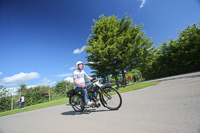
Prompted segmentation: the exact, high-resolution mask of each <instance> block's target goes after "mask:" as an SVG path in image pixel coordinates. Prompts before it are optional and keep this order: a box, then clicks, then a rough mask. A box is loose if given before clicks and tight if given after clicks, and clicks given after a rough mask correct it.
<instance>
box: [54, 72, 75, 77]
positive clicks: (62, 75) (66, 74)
mask: <svg viewBox="0 0 200 133" xmlns="http://www.w3.org/2000/svg"><path fill="white" fill-rule="evenodd" d="M72 75H73V74H72V73H64V74H60V75H57V77H67V76H72Z"/></svg>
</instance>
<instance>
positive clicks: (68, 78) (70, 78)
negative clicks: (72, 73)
mask: <svg viewBox="0 0 200 133" xmlns="http://www.w3.org/2000/svg"><path fill="white" fill-rule="evenodd" d="M64 80H65V81H69V82H72V83H73V78H72V77H67V78H65V79H64Z"/></svg>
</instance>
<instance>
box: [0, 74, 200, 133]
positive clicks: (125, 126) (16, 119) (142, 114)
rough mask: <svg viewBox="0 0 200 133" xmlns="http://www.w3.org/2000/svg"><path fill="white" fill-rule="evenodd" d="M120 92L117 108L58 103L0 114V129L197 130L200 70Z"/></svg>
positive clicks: (57, 132) (4, 132)
mask: <svg viewBox="0 0 200 133" xmlns="http://www.w3.org/2000/svg"><path fill="white" fill-rule="evenodd" d="M121 95H122V98H123V104H122V107H121V108H120V109H119V110H117V111H110V110H108V109H106V108H104V107H100V108H98V109H92V108H91V109H87V110H85V112H84V113H76V112H74V111H73V110H72V108H71V107H70V106H66V105H59V106H54V107H48V108H44V109H38V110H33V111H28V112H24V113H20V114H14V115H10V116H4V117H0V133H63V132H66V133H69V132H71V133H74V132H75V133H79V132H83V133H84V132H87V133H94V132H95V133H96V132H97V133H102V132H109V133H110V132H117V133H118V132H119V133H121V132H125V133H200V73H193V74H189V75H188V74H187V75H183V76H182V77H180V76H179V77H171V79H170V77H169V78H168V79H164V80H162V82H160V83H159V84H158V85H156V86H152V87H147V88H144V89H141V90H136V91H131V92H126V93H122V94H121Z"/></svg>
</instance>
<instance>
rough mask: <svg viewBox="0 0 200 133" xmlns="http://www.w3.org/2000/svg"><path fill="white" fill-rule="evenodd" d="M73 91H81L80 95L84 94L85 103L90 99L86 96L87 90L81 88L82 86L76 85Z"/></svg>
mask: <svg viewBox="0 0 200 133" xmlns="http://www.w3.org/2000/svg"><path fill="white" fill-rule="evenodd" d="M75 91H77V92H79V91H80V92H81V93H82V95H83V96H84V98H85V103H86V104H87V103H88V102H89V101H90V99H89V98H88V92H87V89H83V88H82V87H79V86H78V87H76V88H75Z"/></svg>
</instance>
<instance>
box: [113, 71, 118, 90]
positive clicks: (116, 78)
mask: <svg viewBox="0 0 200 133" xmlns="http://www.w3.org/2000/svg"><path fill="white" fill-rule="evenodd" d="M113 76H114V77H115V82H116V85H117V87H119V80H118V77H117V73H116V72H114V73H113Z"/></svg>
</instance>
